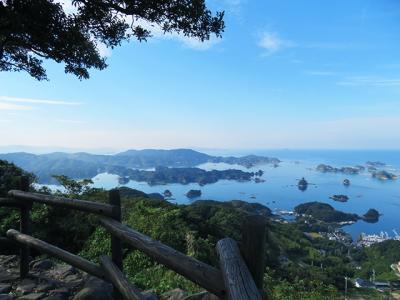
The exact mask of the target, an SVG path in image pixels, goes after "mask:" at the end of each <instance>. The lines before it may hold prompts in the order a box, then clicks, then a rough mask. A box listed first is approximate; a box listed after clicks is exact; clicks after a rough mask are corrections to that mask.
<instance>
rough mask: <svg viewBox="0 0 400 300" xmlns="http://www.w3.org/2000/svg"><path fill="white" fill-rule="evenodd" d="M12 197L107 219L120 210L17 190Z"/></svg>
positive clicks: (103, 205)
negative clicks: (84, 212)
mask: <svg viewBox="0 0 400 300" xmlns="http://www.w3.org/2000/svg"><path fill="white" fill-rule="evenodd" d="M8 195H9V196H10V197H13V198H15V199H19V200H27V201H33V202H38V203H43V204H48V205H53V206H58V207H65V208H70V209H76V210H80V211H86V212H90V213H94V214H98V215H103V216H107V217H114V216H115V215H116V214H118V208H115V207H114V206H113V205H109V204H103V203H97V202H92V201H84V200H78V199H70V198H64V197H56V196H50V195H43V194H38V193H28V192H22V191H17V190H11V191H9V192H8Z"/></svg>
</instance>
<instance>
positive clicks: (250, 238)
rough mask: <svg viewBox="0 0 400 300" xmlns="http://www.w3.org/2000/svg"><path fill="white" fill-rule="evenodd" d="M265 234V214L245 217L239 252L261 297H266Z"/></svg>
mask: <svg viewBox="0 0 400 300" xmlns="http://www.w3.org/2000/svg"><path fill="white" fill-rule="evenodd" d="M266 234H267V220H266V218H265V216H262V215H250V216H248V217H246V219H245V221H244V223H243V227H242V247H241V252H242V255H243V259H244V261H245V262H246V265H247V267H248V268H249V271H250V273H251V275H252V276H253V279H254V282H255V284H256V286H257V288H258V290H259V291H260V294H261V295H262V296H263V299H266V295H265V293H264V289H263V283H264V271H265V243H266Z"/></svg>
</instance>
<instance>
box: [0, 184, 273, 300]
mask: <svg viewBox="0 0 400 300" xmlns="http://www.w3.org/2000/svg"><path fill="white" fill-rule="evenodd" d="M28 190H29V181H28V179H27V178H25V177H22V178H21V190H11V191H9V193H8V197H7V198H0V206H9V207H14V208H17V209H20V212H21V218H20V231H17V230H13V229H10V230H8V231H7V238H8V240H7V241H8V242H10V243H17V244H18V245H19V247H20V276H21V277H22V278H24V277H26V276H28V273H29V258H30V248H34V249H36V250H37V251H39V252H41V253H44V254H47V255H50V256H52V257H55V258H58V259H60V260H62V261H64V262H66V263H68V264H70V265H72V266H74V267H76V268H78V269H80V270H82V271H84V272H86V273H88V274H91V275H94V276H96V277H99V278H101V279H104V280H106V281H108V282H110V283H112V284H113V286H114V298H116V299H127V300H131V299H136V300H144V299H149V296H148V295H146V294H143V293H142V292H141V291H140V290H139V289H138V288H137V287H135V286H134V285H133V284H131V283H129V281H128V280H127V278H126V277H125V276H124V274H123V268H122V261H123V251H122V250H123V249H122V242H124V243H125V244H127V245H129V246H130V247H132V248H134V249H137V250H140V251H141V252H143V253H145V254H147V255H148V256H149V257H151V258H153V259H154V260H155V261H156V262H158V263H160V264H162V265H164V266H166V267H168V268H170V269H171V270H173V271H175V272H176V273H178V274H181V275H182V276H184V277H186V278H187V279H189V280H191V281H192V282H194V283H196V284H198V285H199V286H201V287H203V288H204V289H206V290H207V291H209V292H211V293H213V294H215V295H217V296H218V297H219V298H221V299H229V300H239V299H240V300H245V299H251V300H253V299H254V300H258V299H265V295H264V293H263V277H264V251H265V235H266V220H265V217H263V216H259V215H254V216H249V217H247V219H246V221H245V223H244V224H243V231H242V233H243V237H242V245H241V251H240V250H239V247H238V245H237V243H236V241H234V240H233V239H231V238H225V239H222V240H220V241H219V242H218V243H217V246H216V251H217V253H218V257H219V260H220V269H217V268H215V267H213V266H210V265H208V264H206V263H203V262H201V261H199V260H197V259H195V258H193V257H190V256H187V255H185V254H183V253H181V252H179V251H177V250H175V249H173V248H171V247H169V246H167V245H165V244H163V243H161V242H159V241H156V240H153V239H152V238H150V237H148V236H146V235H144V234H142V233H140V232H138V231H136V230H134V229H132V228H129V227H128V226H126V225H124V224H122V223H121V200H120V195H119V191H118V190H111V191H110V192H109V204H103V203H98V202H91V201H83V200H78V199H70V198H63V197H55V196H49V195H43V194H38V193H31V192H28ZM34 202H36V203H42V204H46V205H51V206H56V207H63V208H68V209H73V210H78V211H84V212H89V213H93V214H97V215H99V216H100V224H101V225H102V226H103V227H104V228H105V229H106V230H107V231H108V232H109V233H110V234H111V258H110V257H108V256H101V257H100V265H97V264H95V263H92V262H90V261H88V260H86V259H84V258H82V257H79V256H77V255H74V254H72V253H69V252H68V251H65V250H63V249H60V248H58V247H56V246H54V245H51V244H48V243H46V242H45V241H41V240H39V239H36V238H34V237H33V236H32V235H31V218H30V211H31V209H32V204H33V203H34ZM7 241H6V240H5V239H4V238H1V239H0V243H1V242H7Z"/></svg>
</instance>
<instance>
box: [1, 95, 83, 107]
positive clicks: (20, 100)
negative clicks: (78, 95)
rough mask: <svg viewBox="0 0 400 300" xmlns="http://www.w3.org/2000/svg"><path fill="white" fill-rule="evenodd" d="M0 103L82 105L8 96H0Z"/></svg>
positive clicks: (79, 103)
mask: <svg viewBox="0 0 400 300" xmlns="http://www.w3.org/2000/svg"><path fill="white" fill-rule="evenodd" d="M0 101H1V102H0V104H4V105H12V104H11V103H32V104H47V105H67V106H75V105H81V104H82V103H81V102H70V101H59V100H43V99H31V98H19V97H9V96H0ZM2 102H3V103H2ZM4 102H8V103H4ZM9 102H11V103H9Z"/></svg>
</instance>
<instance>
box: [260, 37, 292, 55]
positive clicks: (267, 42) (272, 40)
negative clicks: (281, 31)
mask: <svg viewBox="0 0 400 300" xmlns="http://www.w3.org/2000/svg"><path fill="white" fill-rule="evenodd" d="M258 46H259V47H261V48H263V49H264V50H266V51H267V54H268V55H269V54H273V53H276V52H278V51H280V50H282V49H285V48H290V47H295V46H296V45H295V43H293V42H292V41H289V40H284V39H282V38H281V37H279V35H278V34H277V33H275V32H268V31H264V32H262V33H261V34H260V35H259V41H258Z"/></svg>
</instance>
